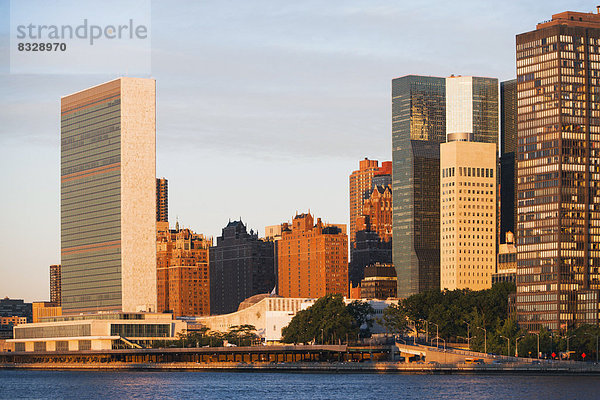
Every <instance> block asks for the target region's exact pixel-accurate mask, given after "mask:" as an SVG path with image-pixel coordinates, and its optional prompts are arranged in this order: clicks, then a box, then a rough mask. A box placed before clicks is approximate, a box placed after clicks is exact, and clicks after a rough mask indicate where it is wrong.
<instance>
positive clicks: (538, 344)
mask: <svg viewBox="0 0 600 400" xmlns="http://www.w3.org/2000/svg"><path fill="white" fill-rule="evenodd" d="M531 334H533V335H537V359H538V360H539V359H540V333H539V332H531ZM567 347H568V346H567Z"/></svg>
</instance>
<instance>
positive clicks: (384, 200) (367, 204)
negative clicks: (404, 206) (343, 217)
mask: <svg viewBox="0 0 600 400" xmlns="http://www.w3.org/2000/svg"><path fill="white" fill-rule="evenodd" d="M367 193H368V194H367ZM367 193H365V199H364V202H363V209H362V214H361V215H360V216H359V217H358V218H357V219H356V231H357V232H358V231H374V232H376V233H377V235H379V237H380V238H381V240H382V241H384V242H391V240H392V188H391V186H389V185H388V186H375V187H374V188H373V190H372V191H370V192H367Z"/></svg>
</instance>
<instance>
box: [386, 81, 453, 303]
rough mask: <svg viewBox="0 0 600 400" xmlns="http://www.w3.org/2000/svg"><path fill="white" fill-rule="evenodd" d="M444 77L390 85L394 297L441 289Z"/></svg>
mask: <svg viewBox="0 0 600 400" xmlns="http://www.w3.org/2000/svg"><path fill="white" fill-rule="evenodd" d="M445 138H446V91H445V80H444V78H436V77H426V76H416V75H408V76H404V77H401V78H397V79H394V80H393V81H392V165H393V167H392V168H393V173H392V197H393V202H392V205H393V234H392V241H393V263H394V267H395V268H396V271H397V273H398V297H407V296H410V295H411V294H415V293H420V292H422V291H424V290H434V289H439V287H440V231H439V229H440V186H439V185H440V143H442V142H444V141H445Z"/></svg>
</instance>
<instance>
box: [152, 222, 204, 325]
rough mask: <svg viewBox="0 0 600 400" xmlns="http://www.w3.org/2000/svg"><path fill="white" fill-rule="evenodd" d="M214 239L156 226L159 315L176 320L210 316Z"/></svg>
mask: <svg viewBox="0 0 600 400" xmlns="http://www.w3.org/2000/svg"><path fill="white" fill-rule="evenodd" d="M211 244H212V239H210V238H207V237H205V236H204V235H202V234H197V233H194V232H192V231H191V230H190V229H187V228H183V229H179V226H177V228H176V229H169V224H168V223H167V222H158V223H157V232H156V280H157V296H158V300H157V302H158V311H160V312H171V313H173V315H174V316H176V317H181V316H194V315H208V314H209V313H210V285H209V264H208V259H209V256H208V251H209V248H210V246H211Z"/></svg>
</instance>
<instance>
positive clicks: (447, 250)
mask: <svg viewBox="0 0 600 400" xmlns="http://www.w3.org/2000/svg"><path fill="white" fill-rule="evenodd" d="M496 132H497V130H496ZM496 154H497V152H496V145H495V144H494V143H478V142H469V141H454V142H448V143H443V144H442V145H441V157H440V159H441V162H440V163H441V179H440V186H441V188H440V190H441V206H440V208H441V210H440V211H441V225H440V234H441V238H440V242H441V260H440V262H441V271H440V279H441V283H440V285H441V286H440V288H441V289H449V290H455V289H471V290H482V289H489V288H490V287H491V286H492V274H493V273H495V272H496V194H497V193H496V178H497V177H496Z"/></svg>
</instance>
